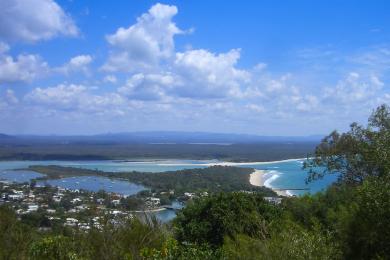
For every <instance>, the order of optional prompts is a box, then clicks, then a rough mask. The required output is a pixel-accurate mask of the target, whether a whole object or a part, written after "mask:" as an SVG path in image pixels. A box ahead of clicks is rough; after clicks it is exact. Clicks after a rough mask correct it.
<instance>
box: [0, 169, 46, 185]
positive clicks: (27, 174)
mask: <svg viewBox="0 0 390 260" xmlns="http://www.w3.org/2000/svg"><path fill="white" fill-rule="evenodd" d="M42 176H43V175H42V174H40V173H37V172H33V171H25V170H18V171H13V170H2V171H0V180H4V181H9V182H16V183H23V182H29V181H30V180H32V179H35V178H38V177H42Z"/></svg>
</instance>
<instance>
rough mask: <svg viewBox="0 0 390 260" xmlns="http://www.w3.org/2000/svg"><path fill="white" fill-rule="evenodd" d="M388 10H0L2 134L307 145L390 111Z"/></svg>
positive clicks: (195, 5)
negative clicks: (170, 136) (253, 137)
mask: <svg viewBox="0 0 390 260" xmlns="http://www.w3.org/2000/svg"><path fill="white" fill-rule="evenodd" d="M389 14H390V1H387V0H374V1H371V0H366V1H362V0H344V1H341V0H337V1H336V0H326V1H325V0H324V1H320V0H318V1H311V0H310V1H309V0H300V1H296V0H285V1H281V0H272V1H271V0H264V1H249V0H247V1H243V0H241V1H234V0H232V1H219V0H216V1H205V0H204V1H195V0H187V1H164V2H154V1H142V0H132V1H103V0H102V1H94V0H85V1H76V0H73V1H71V0H61V1H59V0H58V1H54V0H1V1H0V132H1V133H7V134H58V135H62V134H64V135H72V134H96V133H107V132H111V133H115V132H133V131H191V132H193V131H201V132H220V133H247V134H257V135H284V136H292V135H316V134H327V133H329V132H330V131H332V130H335V129H337V130H339V131H346V130H347V129H348V127H349V124H350V123H352V122H358V123H362V124H364V123H365V122H366V121H367V118H368V116H369V115H370V114H371V112H372V111H373V110H374V109H375V108H376V107H377V106H378V105H380V104H390V86H389V83H390V73H389V72H390V15H389Z"/></svg>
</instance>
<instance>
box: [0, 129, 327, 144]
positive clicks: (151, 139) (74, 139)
mask: <svg viewBox="0 0 390 260" xmlns="http://www.w3.org/2000/svg"><path fill="white" fill-rule="evenodd" d="M322 137H323V136H321V135H312V136H259V135H249V134H225V133H208V132H175V131H154V132H128V133H106V134H98V135H73V136H61V135H58V136H57V135H47V136H45V135H15V136H10V135H5V134H0V142H2V141H6V142H7V143H8V142H10V141H11V142H17V143H24V144H28V143H56V144H81V143H98V144H102V143H106V144H118V143H127V144H219V145H227V144H249V143H264V142H265V143H269V142H271V143H275V142H276V143H280V142H282V143H287V142H293V143H295V142H319V141H320V140H321V139H322Z"/></svg>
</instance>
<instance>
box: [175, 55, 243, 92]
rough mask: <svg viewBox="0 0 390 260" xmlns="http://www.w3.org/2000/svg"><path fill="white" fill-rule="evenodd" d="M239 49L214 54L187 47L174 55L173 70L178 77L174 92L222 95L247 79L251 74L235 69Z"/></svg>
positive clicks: (236, 88) (236, 87)
mask: <svg viewBox="0 0 390 260" xmlns="http://www.w3.org/2000/svg"><path fill="white" fill-rule="evenodd" d="M239 58H240V50H237V49H233V50H230V51H229V52H227V53H220V54H215V53H211V52H209V51H206V50H203V49H200V50H189V51H186V52H179V53H177V54H176V59H175V61H174V66H175V72H176V73H177V74H178V76H179V78H180V82H178V85H179V86H180V88H179V89H177V93H178V94H179V95H181V96H187V97H194V98H196V97H225V96H227V95H229V93H231V94H233V93H235V94H237V91H238V90H239V89H240V88H241V87H242V86H243V85H245V84H246V83H248V82H249V81H250V73H248V72H247V71H245V70H240V69H238V68H236V64H237V61H238V60H239Z"/></svg>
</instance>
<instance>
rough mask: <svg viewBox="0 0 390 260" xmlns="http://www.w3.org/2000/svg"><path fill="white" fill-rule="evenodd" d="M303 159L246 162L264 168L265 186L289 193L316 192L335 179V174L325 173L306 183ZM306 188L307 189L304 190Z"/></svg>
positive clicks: (259, 168)
mask: <svg viewBox="0 0 390 260" xmlns="http://www.w3.org/2000/svg"><path fill="white" fill-rule="evenodd" d="M302 165H303V160H295V161H285V162H276V163H268V164H248V165H246V166H247V167H251V168H255V169H258V170H264V171H265V174H264V179H266V181H265V183H264V184H265V186H267V187H271V188H280V189H305V190H289V191H288V193H289V194H291V195H302V194H305V193H316V192H319V191H322V190H324V189H326V188H327V187H328V186H329V185H331V184H332V183H334V182H335V181H336V180H337V177H338V176H337V175H327V176H325V177H324V178H323V179H321V180H317V181H314V182H310V183H308V184H306V178H307V176H308V173H307V171H306V170H303V169H302ZM306 189H307V190H306Z"/></svg>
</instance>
